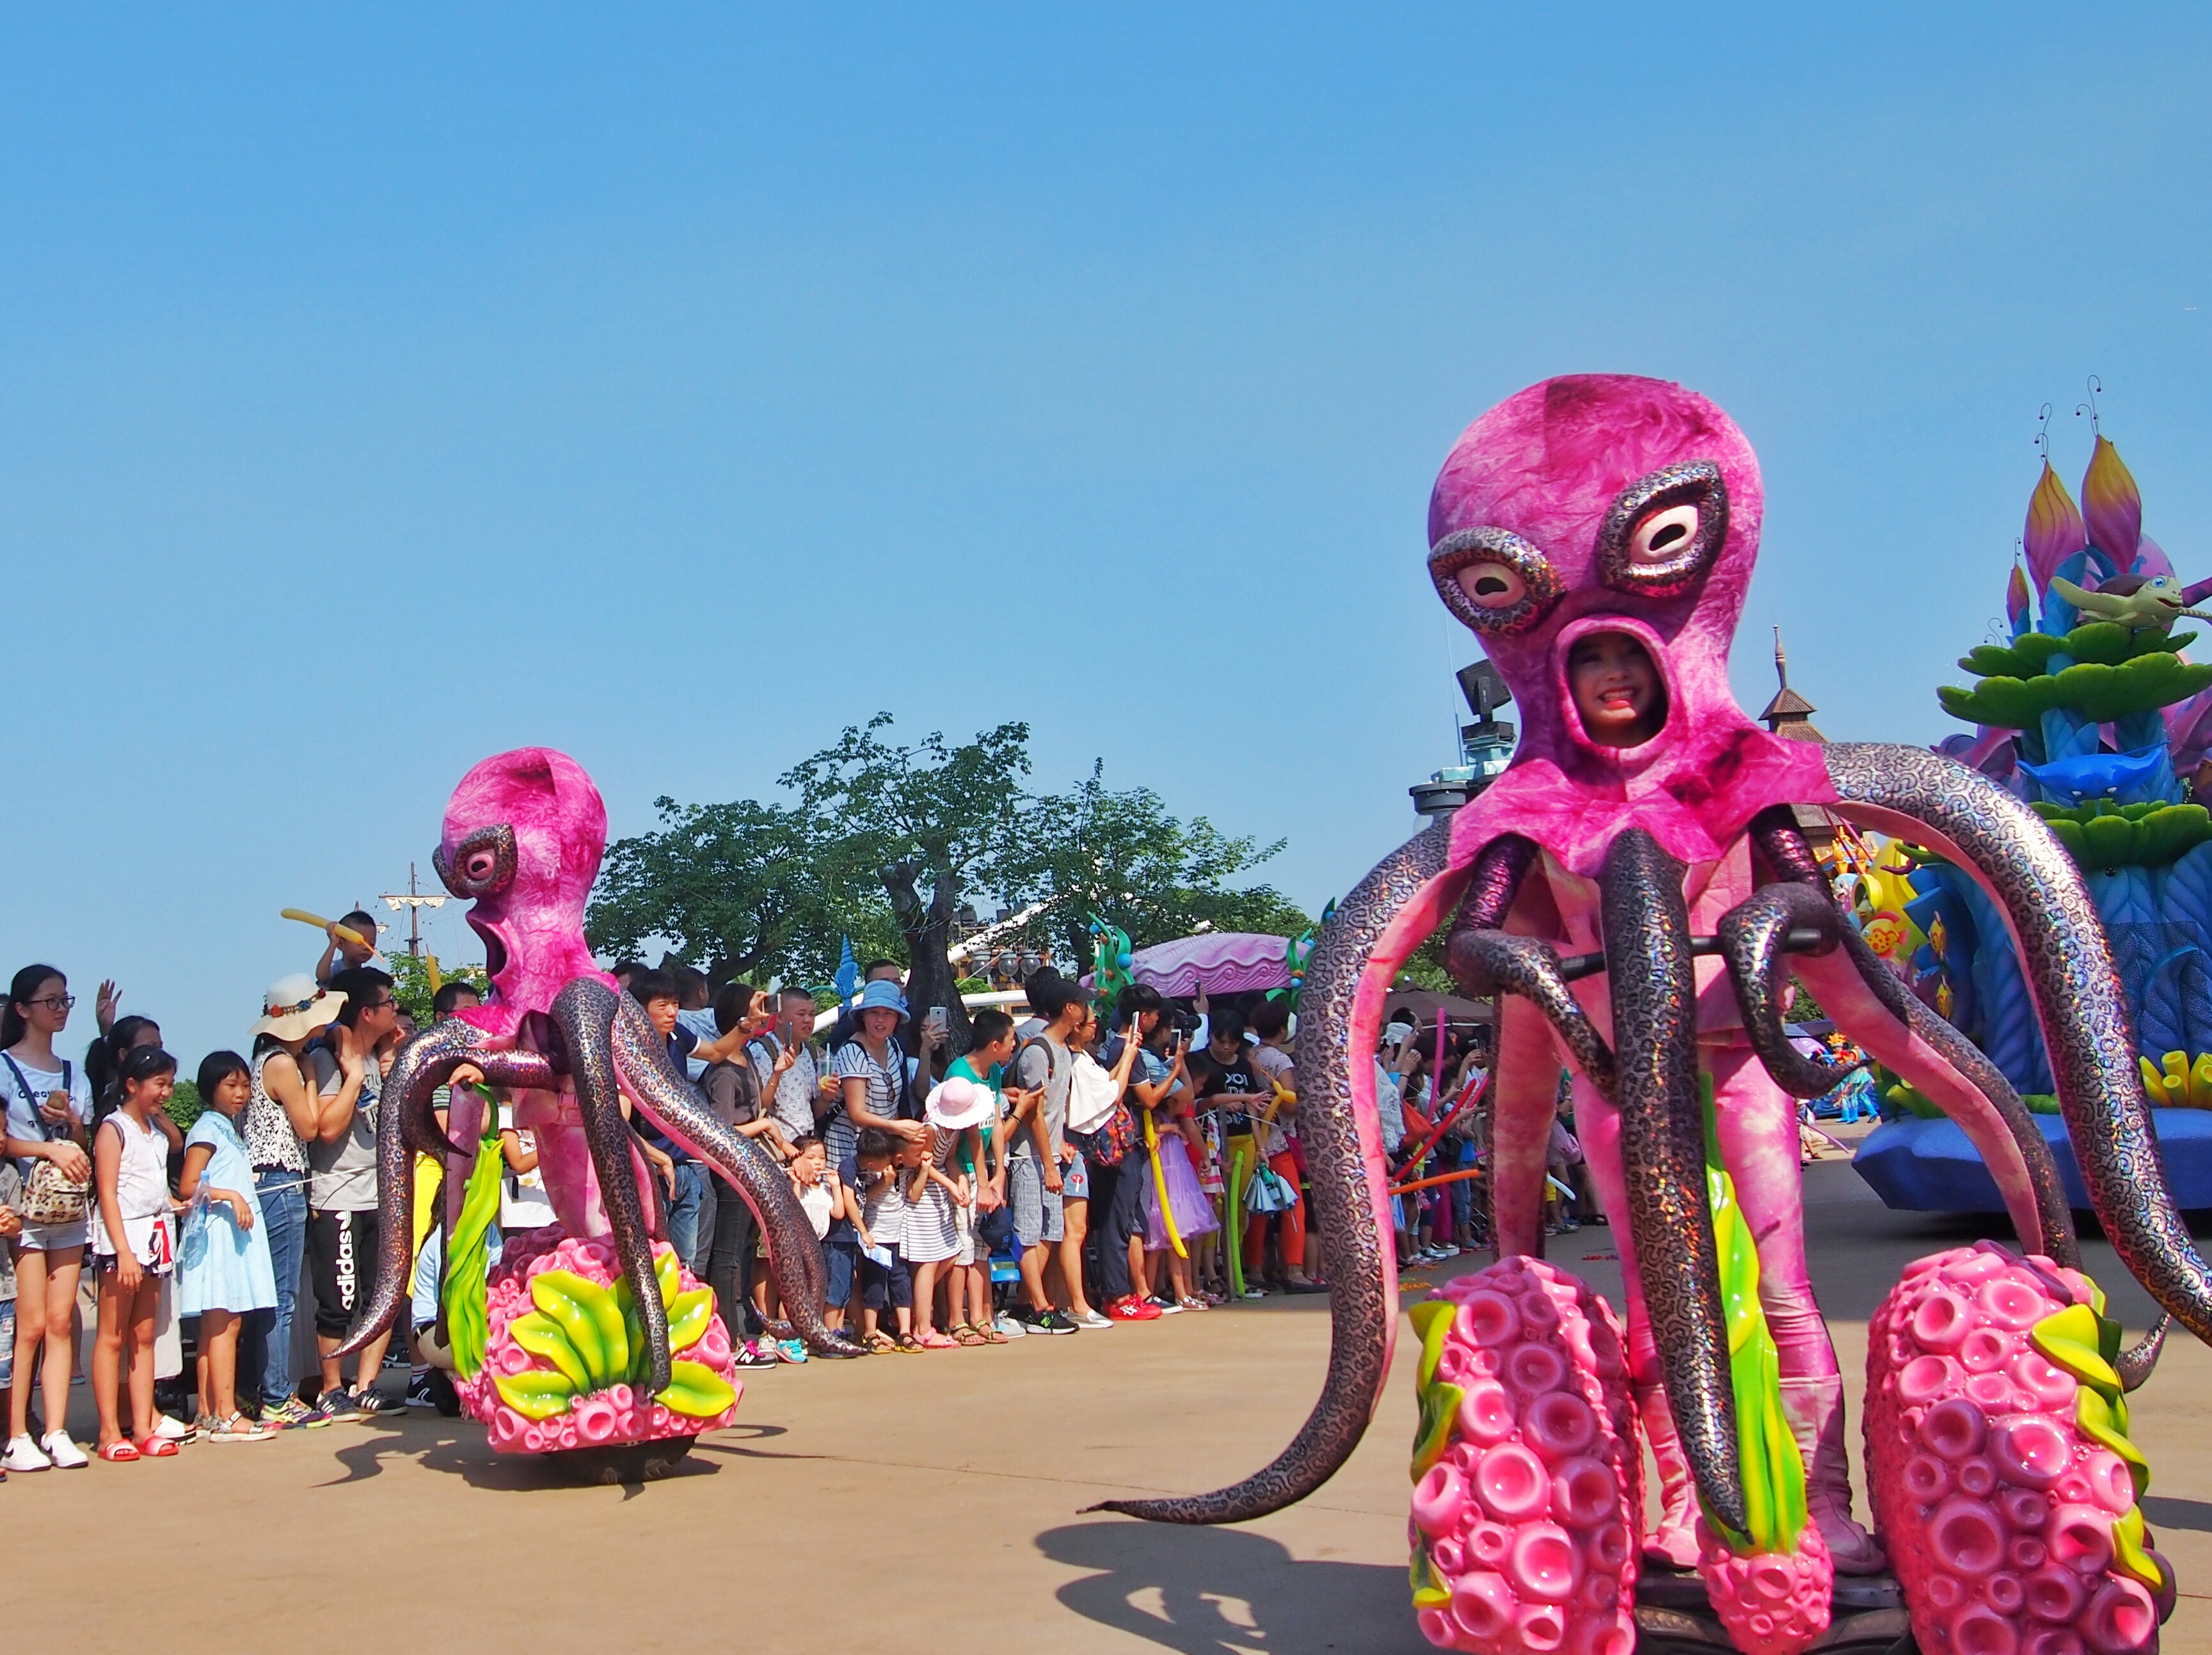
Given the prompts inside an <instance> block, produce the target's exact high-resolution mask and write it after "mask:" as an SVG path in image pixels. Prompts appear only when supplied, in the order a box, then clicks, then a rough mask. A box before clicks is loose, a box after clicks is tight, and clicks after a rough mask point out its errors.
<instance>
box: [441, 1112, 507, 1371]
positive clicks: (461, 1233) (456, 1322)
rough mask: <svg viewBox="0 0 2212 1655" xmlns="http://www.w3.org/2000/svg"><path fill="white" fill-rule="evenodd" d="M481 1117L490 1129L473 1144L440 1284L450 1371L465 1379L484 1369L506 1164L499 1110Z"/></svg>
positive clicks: (489, 1331)
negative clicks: (495, 1225) (487, 1282)
mask: <svg viewBox="0 0 2212 1655" xmlns="http://www.w3.org/2000/svg"><path fill="white" fill-rule="evenodd" d="M486 1119H487V1120H489V1122H490V1123H491V1125H492V1131H491V1133H490V1135H489V1137H485V1138H484V1139H483V1141H482V1142H481V1143H478V1144H477V1164H476V1166H475V1167H474V1168H473V1169H471V1172H470V1173H469V1182H468V1186H467V1188H466V1189H465V1191H463V1192H462V1196H461V1215H460V1217H459V1219H458V1220H456V1221H455V1222H454V1225H453V1241H452V1246H453V1251H452V1252H451V1253H450V1254H449V1255H448V1257H447V1259H446V1278H445V1280H444V1282H441V1284H440V1287H439V1296H440V1298H441V1300H442V1302H443V1303H444V1306H445V1310H446V1334H447V1340H448V1342H449V1343H450V1344H451V1346H452V1348H453V1372H454V1373H457V1374H459V1376H460V1377H461V1378H462V1379H474V1378H476V1376H477V1374H478V1373H482V1372H483V1365H484V1350H485V1347H486V1346H487V1345H488V1344H489V1343H490V1339H491V1322H490V1318H489V1310H488V1308H487V1305H486V1300H485V1294H484V1279H485V1277H486V1276H487V1275H488V1274H489V1271H490V1268H491V1227H492V1221H493V1220H495V1219H496V1218H497V1217H498V1216H499V1185H500V1175H501V1172H502V1171H504V1169H505V1167H506V1164H507V1163H506V1161H505V1159H504V1157H502V1156H501V1154H500V1147H499V1127H498V1123H499V1112H498V1111H497V1110H496V1109H493V1110H491V1111H490V1112H489V1113H488V1114H487V1116H486Z"/></svg>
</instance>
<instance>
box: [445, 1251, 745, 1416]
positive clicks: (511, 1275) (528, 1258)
mask: <svg viewBox="0 0 2212 1655" xmlns="http://www.w3.org/2000/svg"><path fill="white" fill-rule="evenodd" d="M668 1251H670V1249H669V1246H668V1244H667V1243H666V1242H665V1241H662V1242H656V1243H655V1244H654V1246H653V1252H654V1253H655V1254H656V1255H659V1254H660V1253H663V1252H668ZM619 1269H620V1266H619V1264H618V1263H617V1259H616V1258H615V1250H614V1244H613V1243H612V1242H611V1241H608V1240H600V1239H589V1238H585V1237H580V1236H572V1235H569V1234H566V1233H565V1232H564V1231H563V1230H562V1228H561V1227H560V1226H559V1225H557V1224H549V1225H547V1226H546V1227H545V1228H543V1229H538V1230H525V1231H523V1232H521V1233H520V1234H514V1235H509V1236H507V1238H506V1239H505V1243H504V1246H503V1249H502V1251H501V1254H500V1261H499V1263H498V1264H496V1265H495V1267H494V1268H493V1270H492V1273H491V1280H490V1283H489V1288H488V1305H487V1308H488V1310H489V1314H490V1321H491V1337H490V1340H489V1343H488V1344H487V1346H486V1355H485V1361H484V1366H483V1371H482V1372H481V1373H478V1374H477V1376H476V1377H475V1378H474V1379H461V1380H457V1381H456V1382H455V1385H454V1389H456V1390H457V1391H459V1392H460V1396H461V1405H462V1406H463V1407H464V1408H465V1409H468V1411H469V1414H470V1416H471V1417H472V1418H474V1419H477V1420H479V1421H481V1422H483V1425H484V1426H485V1427H486V1428H487V1429H488V1430H489V1433H490V1435H491V1446H493V1447H494V1448H495V1449H497V1450H499V1451H500V1452H501V1453H513V1454H549V1453H557V1452H560V1451H562V1450H563V1449H568V1448H610V1447H619V1446H623V1445H625V1444H629V1443H635V1442H657V1441H659V1440H661V1439H663V1438H665V1437H690V1436H696V1435H698V1434H699V1433H701V1432H702V1431H712V1430H714V1429H715V1428H717V1427H720V1426H725V1425H728V1424H729V1423H731V1422H732V1421H733V1420H735V1419H736V1417H737V1413H738V1409H737V1403H736V1402H734V1401H733V1402H732V1403H731V1404H730V1406H729V1407H727V1408H726V1409H723V1410H722V1411H721V1412H720V1413H719V1414H717V1415H715V1416H714V1417H713V1418H711V1419H693V1418H691V1417H690V1416H689V1415H684V1414H677V1413H672V1412H671V1411H670V1410H669V1409H667V1408H666V1407H665V1406H664V1405H663V1404H662V1403H658V1402H655V1401H653V1399H652V1398H651V1397H641V1396H639V1395H637V1394H636V1393H635V1392H634V1391H631V1389H630V1387H629V1386H628V1385H614V1386H611V1388H609V1389H607V1390H605V1391H593V1392H592V1394H591V1395H590V1396H587V1397H578V1398H577V1400H576V1403H575V1405H574V1407H573V1408H571V1409H569V1410H568V1412H567V1413H565V1414H558V1415H556V1416H554V1417H553V1418H551V1419H549V1420H533V1419H528V1418H526V1417H525V1416H522V1415H520V1414H519V1413H517V1412H516V1411H515V1410H514V1409H512V1408H510V1407H509V1406H507V1401H506V1399H505V1398H504V1397H501V1395H500V1394H499V1391H498V1388H497V1386H495V1385H494V1384H493V1383H492V1379H493V1376H494V1375H495V1374H499V1373H505V1374H507V1375H509V1376H512V1375H513V1374H517V1373H526V1372H527V1371H529V1370H530V1369H532V1368H533V1367H547V1366H548V1364H546V1363H545V1362H543V1361H540V1360H539V1359H538V1357H536V1356H533V1355H531V1354H530V1352H528V1351H526V1350H525V1349H523V1348H522V1347H521V1346H520V1345H519V1344H517V1343H515V1342H514V1340H513V1337H510V1336H509V1334H508V1332H507V1328H508V1326H509V1325H510V1324H512V1323H513V1320H514V1319H515V1318H516V1317H518V1316H522V1315H526V1314H527V1313H528V1312H530V1311H531V1310H532V1308H533V1306H532V1303H531V1299H530V1279H531V1277H532V1276H536V1275H538V1273H539V1272H540V1271H542V1270H573V1271H574V1272H575V1273H576V1274H577V1275H579V1276H582V1277H584V1279H585V1280H586V1281H590V1282H599V1283H600V1284H601V1285H603V1286H607V1287H611V1286H612V1285H613V1284H614V1282H615V1281H616V1280H617V1275H618V1273H619ZM677 1273H678V1277H679V1278H680V1279H679V1283H678V1285H679V1288H681V1290H683V1291H684V1292H690V1290H691V1289H692V1288H696V1287H698V1286H699V1285H700V1283H699V1282H698V1279H697V1278H696V1277H695V1276H692V1275H691V1274H690V1272H689V1271H688V1270H684V1267H683V1266H682V1265H681V1264H678V1266H677ZM732 1355H733V1353H732V1350H731V1349H730V1336H729V1334H728V1332H727V1331H726V1330H725V1329H724V1328H723V1326H722V1320H721V1318H720V1317H719V1316H717V1317H714V1319H712V1320H710V1321H709V1322H708V1326H707V1331H706V1333H705V1335H704V1336H703V1337H701V1339H700V1341H699V1343H696V1344H695V1345H693V1346H692V1347H691V1348H690V1349H689V1350H686V1351H684V1352H683V1353H682V1359H683V1360H684V1361H691V1362H697V1363H699V1364H700V1365H701V1366H702V1367H708V1368H712V1369H713V1370H714V1372H715V1373H718V1374H720V1376H721V1377H722V1378H723V1379H726V1380H727V1381H728V1382H729V1385H730V1386H731V1388H732V1390H735V1391H738V1394H739V1396H740V1397H742V1396H743V1394H744V1385H743V1383H742V1382H741V1381H740V1380H739V1379H738V1376H737V1367H736V1365H735V1363H734V1361H732Z"/></svg>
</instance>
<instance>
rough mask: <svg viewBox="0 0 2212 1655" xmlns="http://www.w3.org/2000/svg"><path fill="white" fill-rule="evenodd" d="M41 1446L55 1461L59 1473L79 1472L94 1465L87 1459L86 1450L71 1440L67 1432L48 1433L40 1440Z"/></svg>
mask: <svg viewBox="0 0 2212 1655" xmlns="http://www.w3.org/2000/svg"><path fill="white" fill-rule="evenodd" d="M39 1446H40V1447H41V1448H43V1449H45V1450H46V1457H47V1458H49V1459H51V1460H52V1461H53V1463H54V1469H55V1470H58V1471H79V1470H83V1469H84V1468H85V1467H86V1466H88V1465H89V1464H92V1462H91V1461H90V1460H89V1459H88V1458H85V1452H84V1450H83V1449H82V1448H80V1447H78V1446H76V1444H75V1443H73V1442H71V1441H70V1434H69V1433H68V1432H66V1431H49V1432H47V1433H46V1435H45V1436H44V1437H43V1438H41V1439H40V1442H39Z"/></svg>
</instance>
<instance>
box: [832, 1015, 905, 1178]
mask: <svg viewBox="0 0 2212 1655" xmlns="http://www.w3.org/2000/svg"><path fill="white" fill-rule="evenodd" d="M884 1059H885V1061H884V1062H883V1063H878V1062H877V1061H876V1060H875V1059H874V1058H872V1057H870V1056H869V1055H868V1048H867V1047H866V1046H863V1045H861V1044H860V1041H858V1040H854V1041H852V1042H851V1043H850V1044H848V1045H846V1046H839V1047H838V1048H837V1051H836V1054H835V1056H833V1057H832V1058H831V1059H830V1072H831V1073H832V1074H834V1075H836V1076H837V1078H838V1079H839V1080H840V1081H848V1080H858V1081H866V1082H867V1083H868V1093H867V1109H868V1112H869V1113H870V1114H872V1115H873V1116H875V1117H877V1118H878V1119H882V1120H890V1119H893V1118H896V1116H897V1114H898V1106H899V1095H900V1094H902V1092H904V1091H905V1090H906V1084H905V1082H906V1053H905V1052H902V1050H900V1048H899V1043H898V1042H897V1041H896V1040H893V1041H891V1042H890V1043H889V1045H887V1046H885V1047H884ZM859 1143H860V1128H859V1127H857V1126H855V1125H853V1120H852V1117H851V1116H850V1115H849V1114H848V1113H847V1112H846V1109H845V1106H844V1103H843V1101H842V1100H840V1101H839V1102H838V1103H837V1104H836V1106H835V1108H834V1112H832V1113H831V1115H830V1117H829V1133H828V1136H827V1138H826V1141H825V1144H824V1147H825V1148H826V1149H828V1150H829V1159H830V1161H833V1162H841V1161H843V1160H844V1159H845V1157H846V1156H848V1155H851V1154H852V1153H853V1152H854V1149H856V1148H857V1147H858V1146H859Z"/></svg>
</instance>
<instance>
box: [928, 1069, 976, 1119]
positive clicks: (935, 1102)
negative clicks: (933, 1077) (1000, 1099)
mask: <svg viewBox="0 0 2212 1655" xmlns="http://www.w3.org/2000/svg"><path fill="white" fill-rule="evenodd" d="M923 1112H924V1113H926V1114H927V1116H928V1117H929V1122H930V1125H933V1126H942V1127H943V1128H945V1131H948V1132H963V1131H967V1130H968V1128H969V1127H970V1126H975V1125H980V1124H981V1121H982V1119H983V1118H984V1117H985V1116H986V1115H988V1114H989V1113H990V1112H991V1088H989V1087H987V1086H978V1085H977V1084H976V1083H975V1082H974V1081H971V1080H969V1079H968V1078H967V1077H966V1076H963V1075H955V1076H953V1077H952V1078H951V1080H949V1081H940V1082H938V1084H937V1085H936V1086H934V1087H933V1088H931V1090H930V1094H929V1101H928V1103H927V1105H925V1106H924V1107H923Z"/></svg>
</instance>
